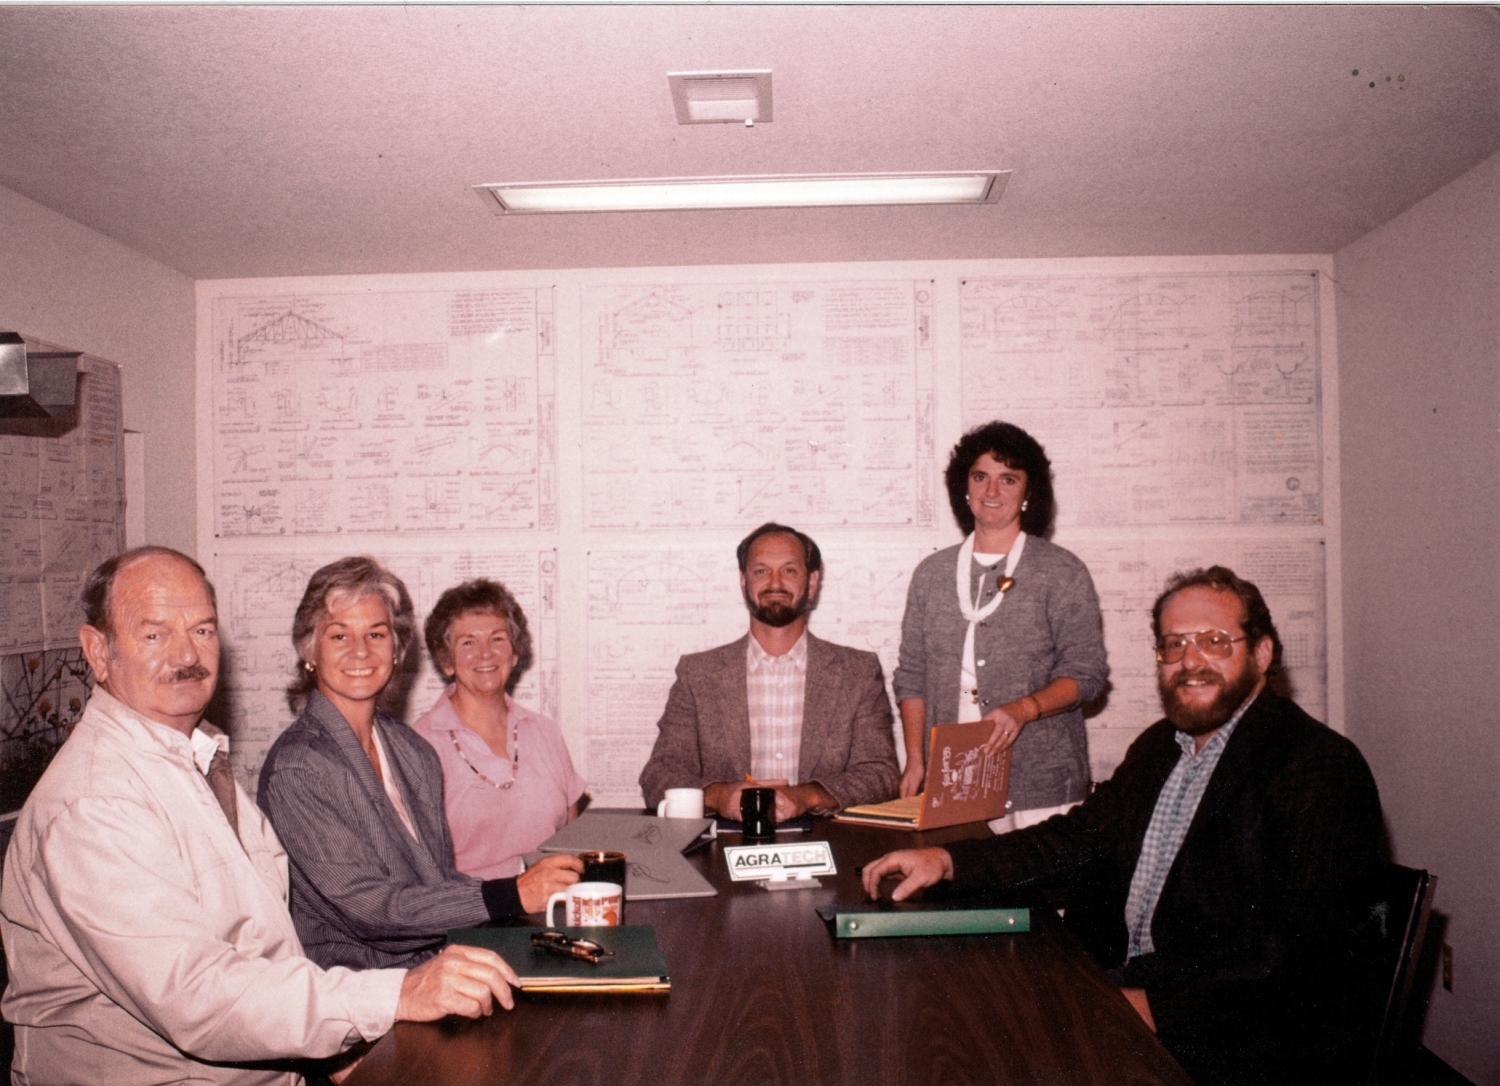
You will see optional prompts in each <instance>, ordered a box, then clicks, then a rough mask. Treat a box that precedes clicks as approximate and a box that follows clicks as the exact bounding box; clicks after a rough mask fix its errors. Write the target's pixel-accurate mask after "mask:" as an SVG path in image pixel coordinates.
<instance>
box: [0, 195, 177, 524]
mask: <svg viewBox="0 0 1500 1086" xmlns="http://www.w3.org/2000/svg"><path fill="white" fill-rule="evenodd" d="M0 266H3V267H5V268H6V269H7V273H6V275H5V276H4V277H3V279H0V326H3V327H5V328H7V329H14V330H16V331H20V332H24V333H26V334H28V335H32V336H36V337H37V338H39V339H43V340H46V341H48V342H50V343H55V344H57V345H59V346H62V347H66V348H68V349H69V350H77V351H84V352H86V353H88V354H91V355H95V356H97V357H99V358H104V359H108V360H109V361H111V362H116V363H118V364H119V365H120V367H121V379H122V383H123V386H124V398H125V428H126V429H127V430H136V431H139V432H140V433H142V434H143V435H144V437H143V442H144V445H145V466H146V473H145V474H146V478H145V501H146V516H145V530H146V541H147V542H151V543H162V544H166V545H167V546H170V547H176V548H177V549H179V550H182V551H185V552H187V553H189V554H191V553H193V552H194V550H195V549H196V539H197V529H196V523H195V522H196V494H195V492H196V486H195V475H194V472H193V469H192V464H193V456H194V437H193V419H194V393H193V388H194V364H193V324H194V301H193V281H192V280H191V279H190V278H188V277H187V276H186V275H183V274H182V273H181V272H178V271H176V270H174V269H172V268H169V267H167V266H166V265H165V264H161V263H158V262H157V261H155V260H152V259H151V258H150V257H148V256H145V255H143V254H142V253H139V252H137V251H136V250H134V249H131V248H129V247H128V246H125V245H122V244H121V243H119V242H117V241H115V240H114V239H112V238H109V237H107V236H106V235H104V234H101V233H99V232H98V231H96V230H91V229H90V228H88V227H87V226H84V225H82V224H81V223H78V222H75V221H74V220H72V219H69V218H67V217H66V216H64V215H59V214H58V213H57V212H55V211H51V210H49V209H48V208H46V207H43V206H42V205H41V204H39V203H37V202H35V201H34V200H30V199H28V198H26V197H25V196H22V195H20V194H19V193H16V192H12V191H11V190H9V189H6V188H0Z"/></svg>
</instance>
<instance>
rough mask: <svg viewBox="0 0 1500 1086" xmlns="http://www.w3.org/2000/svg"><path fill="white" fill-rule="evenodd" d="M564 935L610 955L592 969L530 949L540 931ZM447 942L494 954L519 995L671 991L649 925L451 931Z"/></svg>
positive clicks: (662, 960)
mask: <svg viewBox="0 0 1500 1086" xmlns="http://www.w3.org/2000/svg"><path fill="white" fill-rule="evenodd" d="M543 930H551V931H561V932H566V933H567V934H569V935H573V936H581V937H582V938H585V939H591V940H593V941H594V942H596V943H598V944H599V945H600V946H602V947H604V949H605V950H612V951H614V956H613V957H609V958H605V959H603V960H602V961H600V962H599V963H598V964H597V965H595V964H593V963H591V962H582V961H577V960H575V959H572V958H564V957H561V956H560V955H557V954H553V953H550V952H549V951H546V950H542V949H540V948H538V947H534V946H532V945H531V937H532V936H533V935H535V934H536V933H537V932H539V931H543ZM448 942H450V943H462V944H464V945H466V946H482V947H487V948H488V949H490V950H493V951H494V952H495V953H496V954H499V955H500V957H502V958H504V959H505V960H506V962H508V963H509V964H510V967H511V968H512V969H514V970H515V971H516V975H517V976H518V977H520V978H521V991H523V992H665V991H669V990H670V989H671V987H672V980H671V977H669V976H668V975H667V963H666V961H665V960H664V959H663V958H662V956H661V948H660V947H658V946H657V945H656V929H654V928H652V927H651V925H650V924H637V925H626V926H623V927H618V928H561V927H560V928H551V929H543V928H534V927H516V928H456V929H454V930H453V931H450V932H449V933H448Z"/></svg>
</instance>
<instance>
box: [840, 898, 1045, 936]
mask: <svg viewBox="0 0 1500 1086" xmlns="http://www.w3.org/2000/svg"><path fill="white" fill-rule="evenodd" d="M817 908H818V915H819V916H821V917H822V918H823V920H824V921H825V922H826V923H827V924H828V927H829V930H831V931H832V932H833V934H834V935H835V936H837V937H838V938H840V939H884V938H889V937H891V936H896V935H993V934H997V933H1015V932H1023V931H1030V930H1031V910H1030V909H924V908H920V907H917V908H891V907H890V906H886V907H884V908H880V907H859V906H845V905H819V906H818V907H817Z"/></svg>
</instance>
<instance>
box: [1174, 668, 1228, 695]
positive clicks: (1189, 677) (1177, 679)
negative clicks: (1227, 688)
mask: <svg viewBox="0 0 1500 1086" xmlns="http://www.w3.org/2000/svg"><path fill="white" fill-rule="evenodd" d="M1194 681H1202V682H1209V683H1212V684H1213V685H1215V686H1219V687H1223V686H1224V685H1225V681H1224V676H1222V675H1220V674H1219V673H1218V672H1217V671H1213V670H1210V669H1209V668H1200V669H1198V670H1197V671H1179V672H1178V673H1177V674H1176V675H1173V676H1172V678H1171V680H1170V681H1168V683H1167V686H1166V689H1168V690H1176V689H1177V688H1178V687H1179V686H1184V685H1186V684H1187V683H1189V682H1194Z"/></svg>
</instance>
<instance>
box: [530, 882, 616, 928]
mask: <svg viewBox="0 0 1500 1086" xmlns="http://www.w3.org/2000/svg"><path fill="white" fill-rule="evenodd" d="M560 902H566V903H567V907H566V908H565V909H564V910H563V913H564V915H565V916H566V919H565V920H564V921H563V926H564V927H569V928H613V927H618V926H619V923H620V908H621V906H622V905H623V904H624V902H625V891H624V889H623V888H622V887H621V886H620V884H619V883H617V882H575V883H574V884H573V885H572V886H569V887H568V888H567V889H566V890H559V891H558V892H557V893H555V894H553V895H552V896H551V897H549V898H548V899H547V926H548V927H556V926H557V921H556V920H554V919H553V918H552V914H553V909H554V908H556V906H557V905H558V904H559V903H560Z"/></svg>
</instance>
